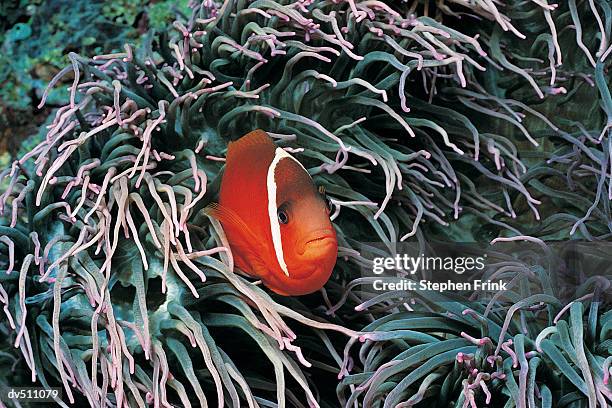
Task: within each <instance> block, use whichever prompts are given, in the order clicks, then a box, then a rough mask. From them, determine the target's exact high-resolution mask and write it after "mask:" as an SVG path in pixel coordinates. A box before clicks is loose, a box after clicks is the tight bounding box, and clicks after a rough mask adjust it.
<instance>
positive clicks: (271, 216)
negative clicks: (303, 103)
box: [208, 130, 338, 296]
mask: <svg viewBox="0 0 612 408" xmlns="http://www.w3.org/2000/svg"><path fill="white" fill-rule="evenodd" d="M208 213H209V214H210V215H212V216H213V217H215V218H216V219H218V220H219V221H220V222H221V225H222V226H223V230H224V232H225V234H226V236H227V240H228V242H229V246H230V249H231V251H232V255H233V258H234V264H235V265H236V266H237V267H238V268H240V269H241V270H242V271H243V272H245V273H246V274H247V275H250V276H252V277H256V278H258V279H261V281H262V283H263V284H264V285H266V286H267V287H268V288H270V289H271V290H273V291H274V292H276V293H278V294H281V295H285V296H288V295H305V294H308V293H312V292H314V291H317V290H319V289H320V288H322V287H323V285H324V284H325V283H326V282H327V280H328V279H329V277H330V275H331V272H332V269H333V268H334V265H335V263H336V258H337V256H338V242H337V240H336V231H335V230H334V227H333V226H332V224H331V221H330V218H329V214H330V206H329V205H328V203H327V201H326V198H325V193H324V190H323V189H317V187H316V186H315V184H314V182H313V180H312V178H311V177H310V174H308V172H307V171H306V169H305V168H304V167H303V166H302V164H301V163H300V162H299V161H297V160H296V159H295V158H294V157H293V156H291V155H290V154H289V153H287V152H286V151H285V150H283V149H282V148H280V147H277V146H276V145H275V144H274V142H273V141H272V139H271V138H270V136H268V134H267V133H266V132H264V131H263V130H255V131H253V132H250V133H249V134H247V135H245V136H243V137H242V138H240V139H238V140H237V141H234V142H230V143H229V146H228V150H227V155H226V164H225V171H224V173H223V176H222V180H221V188H220V192H219V203H218V204H212V205H210V206H209V209H208Z"/></svg>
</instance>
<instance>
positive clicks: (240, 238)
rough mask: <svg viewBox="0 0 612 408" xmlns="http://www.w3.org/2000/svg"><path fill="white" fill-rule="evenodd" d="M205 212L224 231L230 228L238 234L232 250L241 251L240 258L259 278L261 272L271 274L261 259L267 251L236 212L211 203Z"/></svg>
mask: <svg viewBox="0 0 612 408" xmlns="http://www.w3.org/2000/svg"><path fill="white" fill-rule="evenodd" d="M204 212H205V213H206V214H208V215H210V216H211V217H214V218H216V219H218V220H219V221H220V222H221V224H222V225H223V228H224V229H226V228H228V227H229V228H231V229H232V230H233V231H235V232H237V236H235V237H234V240H235V242H234V243H233V245H232V246H233V247H234V248H230V249H232V251H234V250H235V249H238V250H239V252H240V256H241V257H242V258H243V259H245V260H246V261H247V262H248V263H249V264H250V265H251V267H252V268H253V273H257V274H258V275H257V276H260V275H259V273H260V272H261V273H265V275H267V274H268V273H269V272H268V267H267V266H266V263H265V262H264V260H263V258H262V257H261V254H265V253H266V249H265V248H264V246H263V244H262V243H261V240H260V239H258V238H257V236H256V235H255V233H254V232H253V230H251V228H250V227H249V226H248V225H247V223H245V222H244V221H243V220H242V218H240V216H239V215H238V214H236V212H235V211H233V210H232V209H230V208H227V207H223V206H222V205H220V204H218V203H211V204H209V205H208V206H207V207H206V208H205V209H204ZM245 272H246V271H245Z"/></svg>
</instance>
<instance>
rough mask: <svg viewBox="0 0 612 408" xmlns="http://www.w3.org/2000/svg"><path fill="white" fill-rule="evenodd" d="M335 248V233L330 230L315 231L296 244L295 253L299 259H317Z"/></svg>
mask: <svg viewBox="0 0 612 408" xmlns="http://www.w3.org/2000/svg"><path fill="white" fill-rule="evenodd" d="M332 247H335V248H337V247H338V242H337V241H336V231H334V230H333V229H330V228H325V229H320V230H316V231H314V232H312V233H310V234H308V236H307V237H306V238H304V239H302V240H300V241H299V242H298V244H297V253H298V255H299V256H300V257H305V258H313V259H314V258H318V257H320V256H322V255H324V254H326V253H327V250H328V249H331V248H332Z"/></svg>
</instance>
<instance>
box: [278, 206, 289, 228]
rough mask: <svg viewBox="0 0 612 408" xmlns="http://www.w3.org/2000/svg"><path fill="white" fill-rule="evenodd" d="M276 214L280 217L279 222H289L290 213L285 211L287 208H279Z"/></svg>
mask: <svg viewBox="0 0 612 408" xmlns="http://www.w3.org/2000/svg"><path fill="white" fill-rule="evenodd" d="M276 215H277V217H278V222H280V223H281V224H287V223H288V222H289V215H288V214H287V211H285V209H283V208H282V207H281V208H279V209H278V211H276Z"/></svg>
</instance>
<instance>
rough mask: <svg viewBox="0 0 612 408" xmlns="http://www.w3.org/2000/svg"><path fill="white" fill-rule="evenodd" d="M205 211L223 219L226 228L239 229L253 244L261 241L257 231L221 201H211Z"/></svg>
mask: <svg viewBox="0 0 612 408" xmlns="http://www.w3.org/2000/svg"><path fill="white" fill-rule="evenodd" d="M204 213H205V214H208V215H210V216H211V217H214V218H216V219H218V220H219V221H221V224H223V228H224V229H226V228H227V227H231V228H232V229H234V230H236V231H239V232H240V235H241V236H243V237H244V238H245V239H246V240H250V241H252V243H251V245H255V244H257V243H258V242H259V241H258V240H257V236H256V235H255V233H254V232H253V231H252V230H251V228H250V227H249V226H248V225H247V223H246V222H244V221H243V220H242V218H240V216H239V215H238V214H236V212H235V211H234V210H232V209H230V208H227V207H223V206H222V205H221V204H219V203H210V204H208V205H207V206H206V208H204Z"/></svg>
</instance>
